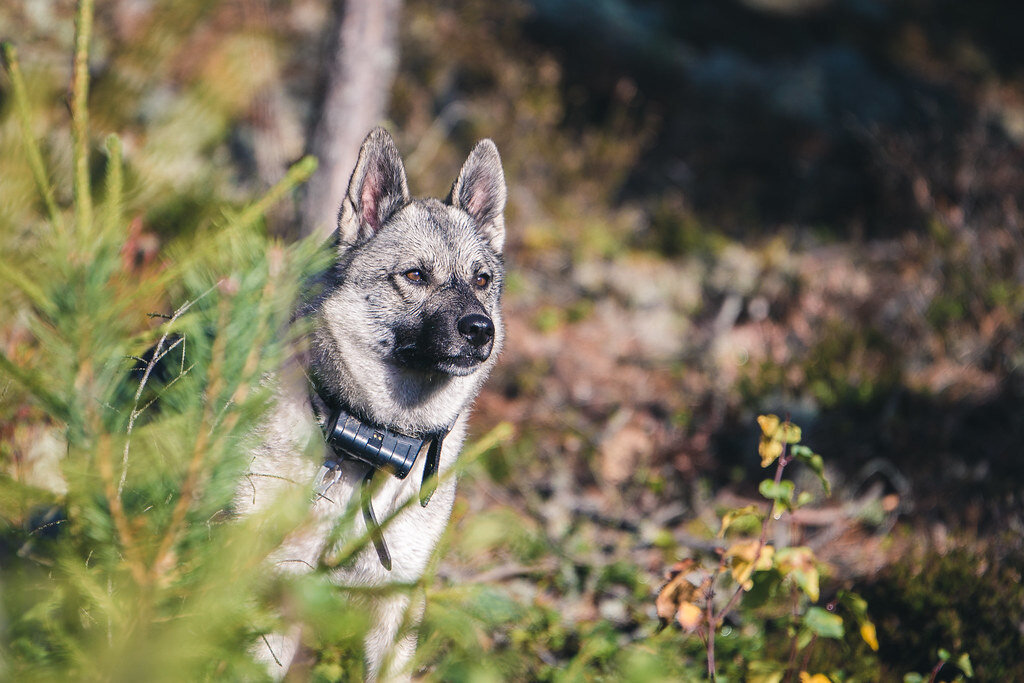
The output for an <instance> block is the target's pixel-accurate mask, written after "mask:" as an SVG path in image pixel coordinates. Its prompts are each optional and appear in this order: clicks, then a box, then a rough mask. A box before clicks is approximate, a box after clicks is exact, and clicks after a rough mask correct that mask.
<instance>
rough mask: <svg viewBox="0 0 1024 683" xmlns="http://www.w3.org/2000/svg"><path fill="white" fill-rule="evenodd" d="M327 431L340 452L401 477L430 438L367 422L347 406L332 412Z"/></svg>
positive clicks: (329, 438) (407, 472) (337, 451)
mask: <svg viewBox="0 0 1024 683" xmlns="http://www.w3.org/2000/svg"><path fill="white" fill-rule="evenodd" d="M324 432H325V434H326V435H327V443H328V444H330V445H331V447H332V448H333V449H334V451H335V452H336V453H337V454H338V455H345V456H348V457H350V458H355V459H356V460H360V461H362V462H365V463H366V464H367V465H370V466H371V467H373V468H374V469H376V470H387V471H388V472H390V473H391V474H393V475H395V476H396V477H398V478H399V479H405V475H407V474H409V470H411V469H412V465H413V463H414V462H416V455H417V454H418V453H419V452H420V449H421V448H423V444H424V443H426V442H427V441H429V438H427V439H418V438H416V437H414V436H406V435H405V434H396V433H395V432H392V431H390V430H387V429H382V428H380V427H374V426H372V425H368V424H366V423H365V422H363V421H362V420H359V419H358V418H356V417H355V416H353V415H350V414H349V413H347V412H345V411H344V410H339V411H337V412H336V413H335V414H334V415H332V416H331V421H330V422H329V423H328V424H327V426H326V429H325V430H324Z"/></svg>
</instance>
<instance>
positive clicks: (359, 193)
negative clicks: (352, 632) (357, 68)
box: [235, 128, 506, 680]
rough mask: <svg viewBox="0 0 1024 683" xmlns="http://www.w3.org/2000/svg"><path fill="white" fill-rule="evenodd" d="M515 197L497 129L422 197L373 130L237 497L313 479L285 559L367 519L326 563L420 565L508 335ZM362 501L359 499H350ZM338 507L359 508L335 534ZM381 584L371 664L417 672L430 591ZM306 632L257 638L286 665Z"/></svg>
mask: <svg viewBox="0 0 1024 683" xmlns="http://www.w3.org/2000/svg"><path fill="white" fill-rule="evenodd" d="M505 200H506V185H505V178H504V171H503V169H502V165H501V159H500V157H499V154H498V150H497V148H496V147H495V145H494V143H493V142H491V141H490V140H482V141H480V142H479V143H477V145H476V146H475V147H474V148H473V150H472V152H470V154H469V156H468V158H467V159H466V161H465V163H464V165H463V166H462V169H461V171H460V172H459V174H458V177H457V178H456V180H455V182H454V184H453V185H452V188H451V193H450V195H449V196H448V198H447V199H446V200H444V201H439V200H437V199H412V198H411V196H410V194H409V189H408V185H407V181H406V174H405V168H404V166H403V163H402V159H401V157H400V156H399V153H398V150H397V148H396V146H395V143H394V141H393V140H392V138H391V136H390V135H389V134H388V133H387V131H385V130H384V129H382V128H378V129H375V130H373V131H372V132H371V133H370V134H369V135H368V136H367V138H366V140H365V141H364V143H363V145H362V148H361V150H360V153H359V158H358V161H357V162H356V166H355V170H354V171H353V173H352V178H351V180H350V182H349V187H348V191H347V193H346V195H345V197H344V199H343V201H342V205H341V210H340V212H339V216H338V225H337V229H336V230H335V232H334V234H333V237H332V238H331V240H329V242H328V248H330V249H332V250H333V254H332V255H331V261H332V263H331V266H330V267H329V268H328V269H327V270H326V272H325V273H324V274H322V275H321V276H320V277H319V278H318V279H317V280H316V282H315V283H314V285H313V286H312V287H311V288H310V293H309V294H308V295H307V297H306V300H305V301H304V302H303V303H302V304H301V305H300V306H299V308H298V312H297V313H296V317H297V319H301V320H302V321H303V322H305V323H306V325H307V327H306V328H305V329H306V330H307V331H306V332H304V335H305V339H304V340H303V341H304V344H303V346H304V350H303V351H302V352H301V353H298V354H296V355H295V358H294V359H293V360H292V361H289V362H288V363H287V364H286V367H284V368H283V369H282V371H281V372H280V374H279V376H278V377H277V378H276V379H275V381H274V399H273V404H272V408H271V412H270V414H269V417H268V418H267V420H266V422H265V426H264V428H263V430H262V431H261V433H260V435H259V436H260V445H259V446H258V447H257V449H256V451H255V453H254V454H253V455H252V461H251V464H250V466H249V472H248V475H247V476H246V477H245V478H244V482H242V483H241V484H240V485H239V488H238V492H237V495H236V499H235V509H236V512H237V513H238V514H240V515H247V514H253V513H255V512H258V511H261V510H266V509H267V508H268V506H270V505H271V504H273V502H274V501H275V500H276V499H277V498H278V497H279V496H280V495H282V494H283V493H284V492H285V490H286V489H287V488H288V487H293V486H295V484H296V483H298V485H300V486H303V487H308V489H309V491H310V494H311V500H312V502H311V504H310V510H309V519H308V521H307V523H306V524H304V525H302V526H301V528H300V529H298V530H297V531H295V532H294V533H293V534H291V535H290V536H289V537H288V538H287V539H286V540H285V542H284V544H283V545H282V546H281V547H280V548H279V549H278V550H277V551H276V552H275V553H274V556H273V558H272V560H273V562H274V564H275V566H276V567H277V568H278V570H279V571H282V572H305V571H311V570H312V568H314V567H317V566H320V565H321V564H322V560H323V558H324V557H325V555H329V554H330V553H332V552H333V551H334V550H335V549H336V548H338V547H339V545H340V544H342V543H344V542H345V541H351V540H352V539H353V538H360V537H362V536H364V535H365V536H366V537H369V538H371V539H372V543H367V544H366V545H365V547H363V548H362V549H361V550H360V551H359V552H358V553H357V554H356V555H355V557H354V558H352V559H350V560H349V561H347V562H346V563H344V564H342V565H341V566H333V567H330V568H329V569H327V571H328V573H329V576H330V578H331V580H332V581H333V582H334V583H335V584H336V585H338V586H343V587H345V586H347V587H360V588H366V587H369V588H376V587H386V586H388V585H389V584H411V583H414V582H416V581H417V580H418V579H420V577H421V576H422V574H423V572H424V570H425V568H426V566H427V563H428V561H429V560H430V557H431V555H432V553H433V551H434V547H435V545H436V544H437V542H438V540H439V538H440V536H441V534H442V532H443V531H444V529H445V527H446V525H447V522H448V518H449V516H450V514H451V509H452V504H453V502H454V498H455V480H454V478H453V477H447V476H445V473H446V471H448V470H449V469H450V468H451V467H452V465H453V463H454V462H455V460H456V457H457V456H458V453H459V450H460V449H461V447H462V443H463V440H464V438H465V434H466V422H467V419H468V414H469V410H470V407H471V404H472V403H473V400H474V399H475V397H476V395H477V393H478V392H479V390H480V388H481V385H482V384H483V383H484V380H485V379H486V378H487V375H488V374H489V372H490V370H491V368H492V367H493V366H494V363H495V360H496V358H497V355H498V353H499V351H500V349H501V347H502V343H503V340H504V328H503V325H502V316H501V294H502V289H503V281H504V264H503V256H502V255H503V250H504V242H505V224H504V209H505ZM310 442H313V443H314V444H315V445H314V449H313V450H314V452H315V453H316V455H315V456H314V457H313V458H311V457H310V456H309V449H308V448H307V446H308V444H309V443H310ZM435 484H436V489H434V488H433V487H434V485H435ZM417 496H418V497H420V500H419V501H415V500H413V499H414V498H415V497H417ZM410 502H412V503H413V504H410ZM354 506H359V507H361V508H362V513H363V514H361V515H359V514H351V511H352V510H353V509H354ZM346 511H349V514H348V517H347V518H346V517H345V515H346ZM396 511H398V513H397V514H395V515H394V519H390V520H388V522H381V521H380V520H387V519H388V517H390V516H392V515H393V514H394V513H395V512H396ZM342 518H346V519H351V520H352V523H351V524H350V525H349V527H348V528H345V529H343V530H341V536H340V537H339V529H338V528H337V526H338V520H339V519H342ZM379 594H380V595H381V597H376V598H373V599H371V601H370V604H369V608H370V611H371V613H372V617H371V627H370V630H369V633H368V634H367V636H366V638H365V657H366V666H367V672H368V678H370V679H371V680H376V679H383V680H391V679H395V678H403V677H407V676H408V675H409V674H408V671H407V669H408V667H409V664H410V660H411V658H412V656H413V654H414V650H415V646H416V636H415V632H414V631H411V630H410V629H408V628H403V624H405V625H406V626H407V625H408V624H409V623H412V624H416V623H418V621H419V617H420V615H421V614H422V610H423V604H422V600H419V599H415V598H412V597H411V596H410V595H409V593H408V592H407V591H396V592H391V593H387V592H381V593H379ZM299 641H300V628H299V627H297V626H295V627H292V628H291V629H290V630H288V631H287V632H285V633H278V634H271V635H268V636H265V637H263V638H261V639H260V641H259V642H258V643H257V645H256V646H255V652H254V654H255V656H256V657H257V659H259V660H261V661H263V662H264V663H265V664H266V665H267V667H268V668H269V670H270V671H271V674H272V675H273V676H274V677H275V678H281V677H283V676H284V675H285V674H286V673H287V671H288V668H289V666H290V664H291V662H292V660H293V658H294V656H295V654H296V651H297V649H298V646H299Z"/></svg>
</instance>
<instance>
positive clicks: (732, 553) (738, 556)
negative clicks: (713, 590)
mask: <svg viewBox="0 0 1024 683" xmlns="http://www.w3.org/2000/svg"><path fill="white" fill-rule="evenodd" d="M758 545H759V543H758V541H746V542H743V543H736V544H734V545H733V546H732V547H730V548H729V549H728V550H726V551H725V556H726V557H731V558H732V565H731V566H732V578H733V580H734V581H736V583H738V584H739V585H741V586H743V590H745V591H748V590H750V589H751V588H753V587H754V582H753V581H751V580H750V576H751V575H752V574H753V573H754V572H755V571H764V570H766V569H771V568H772V556H773V555H774V554H775V548H774V547H772V546H770V545H765V546H764V547H763V548H761V553H760V554H758V552H757V548H758ZM755 557H756V558H757V562H754V558H755Z"/></svg>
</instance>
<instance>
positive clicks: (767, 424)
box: [757, 415, 779, 439]
mask: <svg viewBox="0 0 1024 683" xmlns="http://www.w3.org/2000/svg"><path fill="white" fill-rule="evenodd" d="M757 424H759V425H761V434H763V435H764V436H766V437H768V438H769V439H771V438H772V437H774V436H775V432H776V431H777V430H778V428H779V417H778V416H777V415H758V416H757Z"/></svg>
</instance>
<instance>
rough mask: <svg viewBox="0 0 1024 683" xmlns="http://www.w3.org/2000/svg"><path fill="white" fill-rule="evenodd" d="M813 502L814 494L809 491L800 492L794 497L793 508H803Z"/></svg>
mask: <svg viewBox="0 0 1024 683" xmlns="http://www.w3.org/2000/svg"><path fill="white" fill-rule="evenodd" d="M813 502H814V494H813V493H811V492H810V491H801V492H800V495H798V496H797V497H796V503H795V505H794V507H803V506H804V505H807V504H808V503H813Z"/></svg>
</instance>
